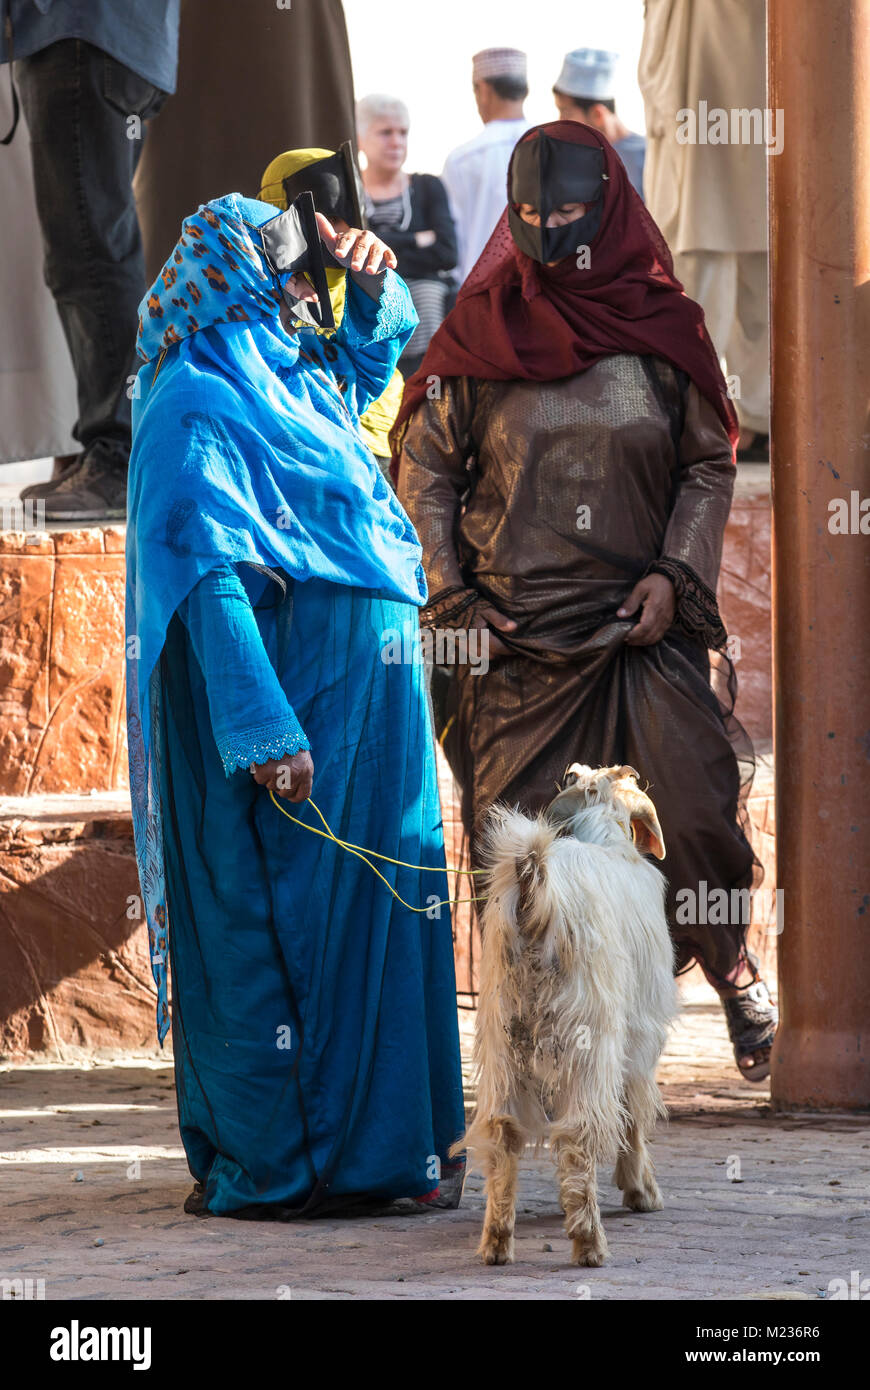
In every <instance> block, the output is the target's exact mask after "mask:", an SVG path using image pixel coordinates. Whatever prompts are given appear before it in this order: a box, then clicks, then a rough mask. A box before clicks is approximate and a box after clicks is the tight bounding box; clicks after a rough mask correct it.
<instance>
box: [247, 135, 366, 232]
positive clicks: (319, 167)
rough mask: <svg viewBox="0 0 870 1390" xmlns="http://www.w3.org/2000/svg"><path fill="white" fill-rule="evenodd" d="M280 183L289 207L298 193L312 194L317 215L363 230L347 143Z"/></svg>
mask: <svg viewBox="0 0 870 1390" xmlns="http://www.w3.org/2000/svg"><path fill="white" fill-rule="evenodd" d="M271 167H272V166H270V168H271ZM281 182H282V183H283V185H284V196H285V198H286V200H287V206H288V207H289V206H290V204H291V203H292V202H293V201H294V199H296V198H297V197H298V196H299V194H300V193H303V192H307V193H311V194H313V196H314V204H315V207H316V208H317V210H318V212H322V213H323V215H324V217H328V218H329V220H330V222H332V223H334V222H335V220H336V218H340V219H341V220H342V221H343V222H346V223H347V225H348V226H349V227H359V228H360V229H363V228H364V227H365V225H366V224H365V220H364V218H365V214H364V212H363V200H362V181H361V179H360V176H359V170H358V169H357V167H356V160H355V159H354V157H353V150H352V149H351V145H350V141H349V140H345V142H344V144H343V145H342V146H341V147H340V148H339V150H338V151H337V153H336V154H332V155H329V157H328V158H325V159H316V160H313V161H312V162H311V163H309V164H306V165H305V166H304V167H303V168H301V169H296V170H295V171H294V172H293V173H290V174H288V175H287V176H286V177H285V178H283V179H282V180H281Z"/></svg>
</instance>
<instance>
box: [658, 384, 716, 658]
mask: <svg viewBox="0 0 870 1390" xmlns="http://www.w3.org/2000/svg"><path fill="white" fill-rule="evenodd" d="M734 475H735V469H734V462H733V458H732V453H731V442H730V440H729V438H728V435H727V434H726V432H725V427H724V425H723V424H722V422H721V420H720V419H719V416H718V415H717V413H716V411H715V410H714V409H713V406H712V405H711V404H710V402H709V401H708V400H707V399H706V397H704V396H702V395H701V393H700V392H699V391H698V388H697V387H696V386H695V385H694V383H692V384H691V385H690V386H689V391H688V397H687V401H686V419H685V424H684V427H683V434H682V439H681V441H680V457H679V464H678V474H677V486H676V495H675V498H674V505H673V508H672V511H671V517H670V521H669V522H668V526H667V530H666V532H665V539H664V544H663V546H662V553H661V555H660V557H659V559H658V561H657V563H656V564H654V565H652V566H651V567H650V568H651V570H652V571H653V572H656V573H659V574H664V575H666V576H667V577H668V579H670V580H671V581H672V583H673V585H674V588H675V590H676V595H677V622H678V624H679V626H681V627H682V628H684V629H685V630H686V631H687V632H690V633H692V634H694V635H697V636H700V637H702V638H703V639H704V641H705V642H706V644H707V645H708V646H710V647H719V646H721V645H722V643H724V641H725V629H724V627H723V625H722V619H721V617H720V614H719V608H718V605H717V602H716V582H717V580H718V578H719V563H720V561H721V559H722V539H723V536H724V534H725V523H726V522H727V520H728V513H729V511H730V509H731V493H732V491H733V489H734Z"/></svg>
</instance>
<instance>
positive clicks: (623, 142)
mask: <svg viewBox="0 0 870 1390" xmlns="http://www.w3.org/2000/svg"><path fill="white" fill-rule="evenodd" d="M618 58H619V54H618V53H608V52H607V51H606V49H602V48H575V49H574V51H573V53H566V54H565V61H564V63H563V64H562V71H561V72H560V73H559V76H558V79H557V81H556V85H555V86H554V88H553V96H554V97H555V98H556V107H557V109H558V112H559V117H560V119H561V120H563V121H582V122H583V124H584V125H592V126H595V128H596V130H600V131H601V134H602V135H603V136H604V137H605V139H607V140H609V141H610V143H611V145H612V146H613V148H614V149H615V150H616V153H617V154H618V155H619V157H620V159H621V160H622V162H623V164H624V165H625V167H626V170H627V171H628V177H629V178H630V179H631V182H632V185H633V186H634V188H636V189H637V192H638V193H639V194H640V196H641V197H643V161H644V155H645V153H646V141H645V139H644V138H643V136H642V135H636V134H635V133H634V131H631V130H629V128H628V126H627V125H626V124H625V122H624V121H621V120H620V119H619V117H618V116H617V114H616V101H615V100H614V96H613V88H614V82H613V73H614V69H615V67H616V64H617V61H618Z"/></svg>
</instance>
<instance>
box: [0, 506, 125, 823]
mask: <svg viewBox="0 0 870 1390" xmlns="http://www.w3.org/2000/svg"><path fill="white" fill-rule="evenodd" d="M31 540H33V541H35V543H33V544H28V543H27V537H26V536H25V535H24V533H23V532H20V531H6V532H0V795H4V796H24V795H28V794H31V793H46V792H90V791H106V790H109V789H115V788H120V787H125V786H126V785H127V751H126V733H125V725H124V530H123V528H122V527H94V528H92V529H88V530H81V531H61V532H56V533H47V532H40V533H37V535H36V536H35V537H31Z"/></svg>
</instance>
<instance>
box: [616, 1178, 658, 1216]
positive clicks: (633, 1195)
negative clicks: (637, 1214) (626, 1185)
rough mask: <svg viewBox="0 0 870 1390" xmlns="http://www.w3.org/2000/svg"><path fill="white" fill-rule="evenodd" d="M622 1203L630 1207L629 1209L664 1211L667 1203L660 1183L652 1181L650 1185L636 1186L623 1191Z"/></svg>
mask: <svg viewBox="0 0 870 1390" xmlns="http://www.w3.org/2000/svg"><path fill="white" fill-rule="evenodd" d="M622 1205H623V1206H624V1207H628V1209H629V1211H662V1210H663V1209H664V1205H665V1204H664V1202H663V1201H662V1194H661V1193H660V1192H659V1189H658V1185H657V1184H656V1183H651V1184H650V1185H649V1186H648V1187H636V1188H633V1189H630V1190H628V1191H626V1192H623V1194H622Z"/></svg>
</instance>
